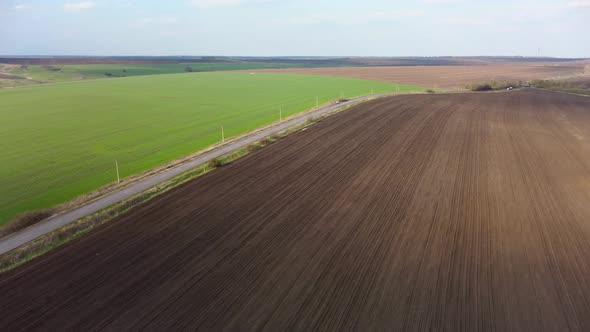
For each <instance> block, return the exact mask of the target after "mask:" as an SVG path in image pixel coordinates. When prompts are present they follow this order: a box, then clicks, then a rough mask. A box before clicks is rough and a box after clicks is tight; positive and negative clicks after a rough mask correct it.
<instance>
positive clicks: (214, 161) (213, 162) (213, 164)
mask: <svg viewBox="0 0 590 332" xmlns="http://www.w3.org/2000/svg"><path fill="white" fill-rule="evenodd" d="M207 165H208V166H209V167H211V168H217V167H219V166H221V161H220V160H219V159H217V158H213V159H211V160H209V162H208V163H207Z"/></svg>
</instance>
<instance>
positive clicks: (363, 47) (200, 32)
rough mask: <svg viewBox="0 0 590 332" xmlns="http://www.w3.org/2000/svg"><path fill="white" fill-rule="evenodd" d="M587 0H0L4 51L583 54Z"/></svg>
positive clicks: (588, 44) (589, 41)
mask: <svg viewBox="0 0 590 332" xmlns="http://www.w3.org/2000/svg"><path fill="white" fill-rule="evenodd" d="M589 31H590V0H551V1H548V0H512V1H507V0H496V1H480V0H477V1H476V0H471V1H469V0H415V1H410V0H407V1H392V0H389V1H386V0H363V1H358V0H356V1H348V0H324V1H319V0H178V1H173V0H167V1H164V0H143V1H140V0H88V1H86V0H84V1H77V0H44V1H42V0H18V1H13V0H0V54H3V55H99V56H100V55H105V56H106V55H131V56H132V55H154V56H158V55H219V56H238V55H243V56H461V55H464V56H469V55H497V56H502V55H505V56H553V57H590V35H589V34H588V32H589Z"/></svg>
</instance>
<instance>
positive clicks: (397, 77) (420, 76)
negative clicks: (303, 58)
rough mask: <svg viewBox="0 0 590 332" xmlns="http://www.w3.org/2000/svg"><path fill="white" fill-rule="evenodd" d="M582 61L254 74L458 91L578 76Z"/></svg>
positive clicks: (282, 71) (582, 66) (344, 68)
mask: <svg viewBox="0 0 590 332" xmlns="http://www.w3.org/2000/svg"><path fill="white" fill-rule="evenodd" d="M584 66H585V62H570V63H502V64H487V65H472V66H465V65H458V66H383V67H334V68H289V69H257V70H250V71H255V72H271V73H293V74H307V75H326V76H337V77H353V78H362V79H369V80H375V81H383V82H390V83H405V84H414V85H420V86H424V87H431V88H433V87H434V88H461V89H464V88H465V87H466V86H467V85H469V84H472V83H482V82H489V81H500V82H503V81H527V80H535V79H549V78H558V77H566V76H570V75H579V74H581V73H584V70H585V69H584Z"/></svg>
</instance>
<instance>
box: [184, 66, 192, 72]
mask: <svg viewBox="0 0 590 332" xmlns="http://www.w3.org/2000/svg"><path fill="white" fill-rule="evenodd" d="M184 71H185V72H187V73H192V72H193V67H191V66H186V67H185V68H184Z"/></svg>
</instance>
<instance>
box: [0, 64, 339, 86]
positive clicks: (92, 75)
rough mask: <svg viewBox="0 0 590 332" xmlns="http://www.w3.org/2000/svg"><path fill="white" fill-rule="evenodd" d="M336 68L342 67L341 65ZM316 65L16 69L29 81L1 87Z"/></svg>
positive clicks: (0, 83)
mask: <svg viewBox="0 0 590 332" xmlns="http://www.w3.org/2000/svg"><path fill="white" fill-rule="evenodd" d="M332 65H334V66H338V65H340V63H339V62H334V63H333V64H332ZM315 66H316V64H315V63H313V62H291V63H286V62H285V63H283V62H195V63H157V64H149V63H147V64H92V65H50V66H47V65H45V66H39V65H31V66H13V67H11V68H10V69H7V70H6V71H7V73H10V74H13V75H16V76H19V77H22V78H27V79H18V80H12V79H0V87H12V86H23V85H36V84H40V83H60V82H68V81H80V80H89V79H100V78H110V77H129V76H143V75H158V74H176V73H187V72H189V71H188V69H189V68H190V70H192V72H208V71H227V70H248V69H265V68H294V67H298V68H299V67H315Z"/></svg>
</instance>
